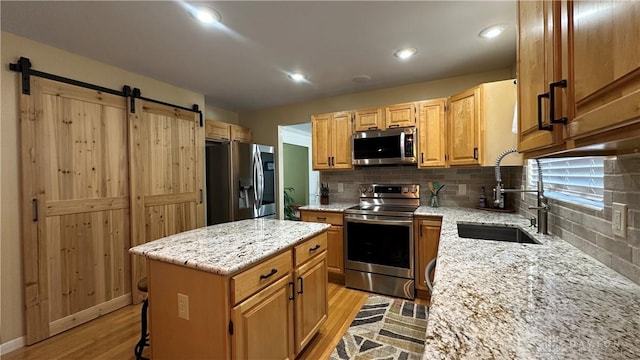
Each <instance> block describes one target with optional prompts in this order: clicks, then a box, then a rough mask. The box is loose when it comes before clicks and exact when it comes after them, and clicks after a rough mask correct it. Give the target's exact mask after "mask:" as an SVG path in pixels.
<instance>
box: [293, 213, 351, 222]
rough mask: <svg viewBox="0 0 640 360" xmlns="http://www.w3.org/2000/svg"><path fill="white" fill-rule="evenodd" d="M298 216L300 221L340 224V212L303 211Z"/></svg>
mask: <svg viewBox="0 0 640 360" xmlns="http://www.w3.org/2000/svg"><path fill="white" fill-rule="evenodd" d="M300 216H301V218H302V221H307V222H319V223H327V224H331V225H342V213H341V212H321V211H303V212H302V213H301V215H300Z"/></svg>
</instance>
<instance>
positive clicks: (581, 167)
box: [528, 156, 604, 208]
mask: <svg viewBox="0 0 640 360" xmlns="http://www.w3.org/2000/svg"><path fill="white" fill-rule="evenodd" d="M540 166H541V168H542V181H543V182H544V191H545V196H547V197H549V198H553V199H560V200H568V201H571V202H577V203H580V204H585V205H591V206H595V207H600V208H601V207H602V206H603V196H602V194H603V185H604V184H603V176H604V157H603V156H586V157H573V158H554V159H540ZM528 173H529V174H530V175H529V176H528V178H529V184H528V185H529V188H532V189H535V188H536V183H537V181H538V166H537V165H536V161H535V160H529V171H528Z"/></svg>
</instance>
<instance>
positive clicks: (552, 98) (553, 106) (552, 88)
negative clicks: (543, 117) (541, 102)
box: [549, 80, 567, 125]
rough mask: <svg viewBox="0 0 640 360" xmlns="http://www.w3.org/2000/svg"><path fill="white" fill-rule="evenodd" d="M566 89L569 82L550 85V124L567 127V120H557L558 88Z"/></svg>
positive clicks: (564, 118)
mask: <svg viewBox="0 0 640 360" xmlns="http://www.w3.org/2000/svg"><path fill="white" fill-rule="evenodd" d="M557 87H559V88H562V89H564V88H566V87H567V80H560V81H556V82H552V83H550V84H549V123H550V124H564V125H567V118H566V117H561V118H560V119H556V97H555V93H556V88H557Z"/></svg>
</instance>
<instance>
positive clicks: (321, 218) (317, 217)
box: [316, 216, 327, 221]
mask: <svg viewBox="0 0 640 360" xmlns="http://www.w3.org/2000/svg"><path fill="white" fill-rule="evenodd" d="M316 219H318V221H327V218H326V217H323V216H316Z"/></svg>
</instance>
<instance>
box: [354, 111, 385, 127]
mask: <svg viewBox="0 0 640 360" xmlns="http://www.w3.org/2000/svg"><path fill="white" fill-rule="evenodd" d="M384 128H385V126H384V109H383V108H381V107H377V108H370V109H361V110H356V111H355V112H354V130H355V131H368V130H379V129H384Z"/></svg>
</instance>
